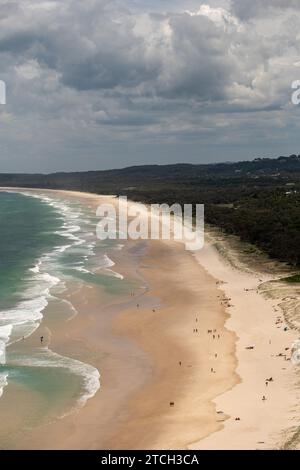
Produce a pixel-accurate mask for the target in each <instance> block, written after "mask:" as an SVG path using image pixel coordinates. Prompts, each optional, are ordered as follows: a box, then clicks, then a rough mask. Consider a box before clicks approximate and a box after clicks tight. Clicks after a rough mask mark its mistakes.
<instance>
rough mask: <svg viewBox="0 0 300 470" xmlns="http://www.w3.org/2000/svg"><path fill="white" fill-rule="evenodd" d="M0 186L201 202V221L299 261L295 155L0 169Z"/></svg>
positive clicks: (298, 163)
mask: <svg viewBox="0 0 300 470" xmlns="http://www.w3.org/2000/svg"><path fill="white" fill-rule="evenodd" d="M0 185H1V186H25V187H31V188H51V189H67V190H78V191H89V192H94V193H99V194H116V195H122V196H125V195H126V196H127V197H128V198H130V199H132V200H135V201H139V202H145V203H168V204H173V203H181V204H185V203H186V204H188V203H190V204H191V203H192V204H196V203H199V204H205V220H206V222H208V223H209V224H212V225H215V226H217V227H219V228H221V229H222V230H223V231H224V232H226V233H229V234H234V235H238V236H239V237H240V239H241V240H243V241H247V242H249V243H251V244H253V245H256V246H257V247H258V248H260V249H262V250H263V251H265V252H266V253H267V254H269V256H270V257H272V258H276V259H278V260H281V261H284V262H286V263H289V264H290V265H292V266H299V265H300V156H297V155H291V156H290V157H279V158H276V159H268V158H257V159H255V160H252V161H243V162H237V163H220V164H208V165H190V164H176V165H163V166H160V165H148V166H136V167H130V168H124V169H118V170H106V171H89V172H79V173H55V174H50V175H44V174H38V175H33V174H27V175H25V174H0Z"/></svg>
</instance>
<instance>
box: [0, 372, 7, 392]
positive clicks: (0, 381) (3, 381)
mask: <svg viewBox="0 0 300 470" xmlns="http://www.w3.org/2000/svg"><path fill="white" fill-rule="evenodd" d="M7 378H8V372H1V371H0V398H1V397H2V395H3V390H4V387H6V385H8V381H7Z"/></svg>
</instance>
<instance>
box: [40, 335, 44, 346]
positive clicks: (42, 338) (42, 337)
mask: <svg viewBox="0 0 300 470" xmlns="http://www.w3.org/2000/svg"><path fill="white" fill-rule="evenodd" d="M43 341H44V336H41V344H43Z"/></svg>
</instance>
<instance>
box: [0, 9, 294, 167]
mask: <svg viewBox="0 0 300 470" xmlns="http://www.w3.org/2000/svg"><path fill="white" fill-rule="evenodd" d="M0 80H3V81H5V83H6V87H7V103H6V105H0V172H42V173H47V172H53V171H80V170H98V169H99V170H101V169H108V168H121V167H125V166H131V165H144V164H147V165H148V164H168V163H178V162H185V163H213V162H220V161H237V160H246V159H252V158H256V157H277V156H280V155H289V154H292V153H296V154H298V153H299V154H300V146H299V136H300V133H299V131H300V105H298V106H296V105H294V104H292V102H291V95H292V89H291V83H292V82H293V81H294V80H300V2H299V0H264V1H262V0H205V1H194V0H172V1H170V0H84V1H82V0H57V1H56V0H45V1H44V0H18V1H14V0H8V1H7V0H0Z"/></svg>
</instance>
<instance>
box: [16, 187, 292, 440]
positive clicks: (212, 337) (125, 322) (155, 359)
mask: <svg viewBox="0 0 300 470" xmlns="http://www.w3.org/2000/svg"><path fill="white" fill-rule="evenodd" d="M42 191H43V192H46V191H45V190H42ZM54 193H55V194H57V195H62V196H64V197H68V198H76V199H78V200H80V201H81V202H82V203H83V204H85V203H86V204H89V205H91V206H93V207H95V208H96V206H97V204H98V203H99V201H101V200H103V199H101V196H96V195H93V194H87V193H76V192H64V191H55V192H54ZM105 199H106V200H107V198H105ZM108 200H109V201H111V202H115V201H114V199H113V198H111V199H108ZM124 245H125V246H124V247H123V249H122V250H120V251H119V252H116V253H115V257H114V259H113V261H114V262H115V263H116V270H117V271H118V273H120V274H122V275H123V276H124V277H126V278H130V279H132V281H134V282H135V286H136V287H135V288H134V289H133V292H132V293H131V295H130V296H128V295H123V296H120V297H119V298H118V302H116V301H115V300H114V299H112V298H110V296H109V295H107V294H106V293H104V292H103V290H102V289H101V288H100V287H99V286H88V285H86V286H83V287H82V289H81V291H80V292H77V291H75V292H73V291H72V289H70V290H69V300H70V301H71V302H72V304H73V305H74V306H75V307H76V309H77V311H78V312H79V314H78V315H77V317H76V318H74V319H73V320H72V321H69V322H67V323H66V324H65V327H64V328H62V329H60V330H59V331H49V327H47V324H46V323H45V322H46V320H45V322H43V323H42V325H41V327H40V328H41V331H43V332H44V334H45V335H46V336H47V341H48V344H49V345H50V346H51V349H53V350H54V351H55V352H58V353H60V354H64V353H68V355H69V356H70V357H75V358H81V359H83V360H85V361H87V362H88V363H90V364H92V365H93V366H95V367H96V368H97V369H98V370H99V371H100V373H101V388H100V390H99V391H98V392H97V394H96V395H95V396H94V397H93V398H92V399H90V400H89V401H88V402H87V404H86V405H85V406H84V407H83V408H81V409H80V410H78V411H76V412H75V413H72V414H70V415H68V416H66V417H64V418H62V419H59V420H57V421H53V422H52V423H50V424H47V425H43V426H40V427H38V428H35V429H32V430H30V431H29V432H26V433H25V434H24V435H23V436H20V439H19V440H18V442H16V443H15V446H16V448H26V449H27V448H28V449H29V448H31V449H108V448H109V449H257V448H258V449H264V448H280V447H282V446H284V445H285V444H286V442H287V440H289V439H290V437H291V435H292V434H293V431H294V428H295V425H296V423H297V419H298V414H299V410H298V407H297V399H298V392H297V388H296V386H295V382H296V371H297V367H296V366H295V365H293V364H292V362H291V361H290V360H289V359H290V349H287V348H290V347H291V345H292V343H293V341H295V340H296V339H297V338H298V334H297V331H294V330H291V329H290V328H289V329H288V330H287V331H285V327H286V324H285V322H284V320H283V316H282V311H281V310H280V307H279V306H278V304H279V303H280V301H281V300H282V299H280V298H279V299H278V300H274V299H271V298H267V296H266V295H265V293H264V288H263V286H265V285H268V283H269V282H270V281H271V280H272V279H274V277H276V276H274V275H271V274H264V273H259V272H257V273H256V272H253V271H250V270H248V271H242V270H240V269H238V268H236V267H234V266H233V265H232V264H230V263H229V262H228V261H226V259H224V257H223V256H221V255H220V253H219V252H218V250H216V248H215V246H214V239H213V238H209V239H207V241H206V244H205V247H204V249H203V250H201V251H199V252H198V253H196V254H193V253H191V252H188V251H186V250H185V249H184V245H183V244H182V243H175V242H172V241H136V242H133V241H126V242H125V243H124ZM266 290H267V289H266ZM279 316H280V317H281V321H282V322H283V323H280V324H279V323H276V322H277V320H278V317H279ZM36 334H37V335H38V334H40V331H37V332H36ZM250 348H251V349H250ZM279 354H281V355H280V356H279ZM270 378H272V380H271V381H267V379H270ZM263 397H265V400H263ZM237 418H239V419H238V420H237Z"/></svg>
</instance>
